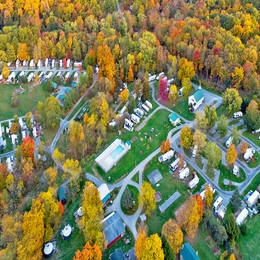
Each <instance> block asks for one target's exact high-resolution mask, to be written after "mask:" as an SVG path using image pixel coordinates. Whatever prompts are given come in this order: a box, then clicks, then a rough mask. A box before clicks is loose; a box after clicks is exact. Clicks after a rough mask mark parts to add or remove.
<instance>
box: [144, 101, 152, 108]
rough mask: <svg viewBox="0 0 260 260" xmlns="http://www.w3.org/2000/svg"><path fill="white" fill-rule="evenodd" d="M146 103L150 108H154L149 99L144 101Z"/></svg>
mask: <svg viewBox="0 0 260 260" xmlns="http://www.w3.org/2000/svg"><path fill="white" fill-rule="evenodd" d="M144 104H145V105H146V106H147V107H148V108H149V109H152V108H153V105H152V104H151V103H150V102H149V101H148V100H146V101H145V102H144Z"/></svg>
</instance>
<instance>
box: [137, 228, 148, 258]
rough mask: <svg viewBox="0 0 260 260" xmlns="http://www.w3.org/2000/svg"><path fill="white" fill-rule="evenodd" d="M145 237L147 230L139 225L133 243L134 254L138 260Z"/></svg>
mask: <svg viewBox="0 0 260 260" xmlns="http://www.w3.org/2000/svg"><path fill="white" fill-rule="evenodd" d="M146 239H147V230H146V229H145V227H142V226H140V227H139V229H138V236H137V239H136V243H135V255H136V258H137V259H138V260H139V259H140V258H141V253H142V251H143V249H144V245H145V241H146Z"/></svg>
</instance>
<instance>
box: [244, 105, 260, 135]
mask: <svg viewBox="0 0 260 260" xmlns="http://www.w3.org/2000/svg"><path fill="white" fill-rule="evenodd" d="M244 123H245V125H246V126H247V129H248V130H249V131H252V130H253V131H255V130H257V129H259V128H260V115H259V113H258V112H256V111H255V110H253V109H249V110H248V111H247V112H246V114H245V116H244Z"/></svg>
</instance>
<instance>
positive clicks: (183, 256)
mask: <svg viewBox="0 0 260 260" xmlns="http://www.w3.org/2000/svg"><path fill="white" fill-rule="evenodd" d="M180 260H200V258H199V256H198V255H197V253H196V252H195V251H194V249H193V248H192V246H191V245H190V243H188V242H187V243H185V244H184V245H183V246H182V249H181V251H180Z"/></svg>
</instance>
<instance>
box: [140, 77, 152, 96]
mask: <svg viewBox="0 0 260 260" xmlns="http://www.w3.org/2000/svg"><path fill="white" fill-rule="evenodd" d="M150 89H151V87H150V84H149V81H148V79H147V78H146V77H144V81H143V87H142V93H143V95H144V97H145V99H148V98H149V96H150Z"/></svg>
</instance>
